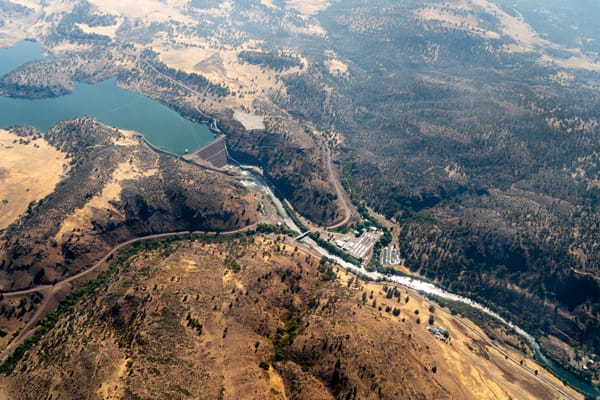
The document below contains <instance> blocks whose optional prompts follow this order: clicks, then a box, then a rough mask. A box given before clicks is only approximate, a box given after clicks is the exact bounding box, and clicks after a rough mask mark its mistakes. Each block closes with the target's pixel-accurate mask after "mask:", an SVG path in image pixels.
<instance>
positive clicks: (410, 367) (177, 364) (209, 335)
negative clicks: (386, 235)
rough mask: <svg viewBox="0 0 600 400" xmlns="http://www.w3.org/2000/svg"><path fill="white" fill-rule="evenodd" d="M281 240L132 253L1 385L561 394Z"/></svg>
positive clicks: (23, 394) (83, 390) (101, 390)
mask: <svg viewBox="0 0 600 400" xmlns="http://www.w3.org/2000/svg"><path fill="white" fill-rule="evenodd" d="M280 239H282V238H278V237H275V236H260V235H255V236H241V237H238V238H236V239H229V240H223V241H216V240H210V241H208V242H206V241H200V240H198V241H182V242H176V243H172V244H170V245H167V246H162V247H159V249H155V250H152V251H147V252H141V253H138V254H136V255H134V256H132V257H131V258H130V259H129V261H128V262H126V263H125V264H124V266H122V267H121V268H120V269H119V271H118V273H116V274H114V275H113V276H112V277H111V278H109V280H108V281H107V282H106V284H104V285H103V286H101V287H100V288H99V289H98V290H97V291H96V292H95V293H93V294H92V295H91V296H90V297H88V298H87V299H85V300H84V301H82V302H81V303H80V304H79V305H78V306H76V308H75V310H74V312H72V313H71V314H69V315H64V316H63V317H62V318H61V319H60V320H59V322H58V324H57V325H56V327H55V328H54V330H53V331H51V332H50V333H49V334H47V335H46V336H45V337H44V338H43V339H42V340H41V341H40V342H39V343H38V344H37V345H35V346H34V347H33V348H32V350H31V351H30V352H29V353H28V354H26V356H25V357H24V359H23V360H22V361H21V362H20V363H19V364H18V365H17V368H16V369H15V372H14V374H13V375H10V376H7V377H4V378H2V380H0V387H2V388H6V389H5V390H6V392H7V393H6V396H8V397H9V398H12V399H15V400H16V399H26V398H40V397H43V396H49V395H52V398H61V399H75V398H88V399H117V398H120V399H154V398H170V399H187V398H190V399H191V398H196V399H197V398H226V399H257V398H261V399H305V398H310V399H332V398H349V399H350V398H362V399H367V398H386V399H397V398H403V399H425V398H427V399H429V398H437V399H452V398H457V399H484V398H498V397H499V398H531V399H534V398H546V399H551V398H557V397H555V395H554V393H553V392H552V391H550V390H549V389H548V387H547V386H545V385H544V384H542V383H541V382H540V381H539V380H537V378H536V377H534V376H533V375H531V374H526V373H524V372H523V371H522V369H521V368H520V367H518V366H515V365H513V364H511V363H510V362H508V361H506V360H504V358H503V357H499V356H498V355H497V354H496V353H495V351H494V350H493V349H491V348H488V347H486V346H485V344H481V343H478V342H477V341H476V340H475V338H474V337H473V336H472V334H471V333H470V332H469V331H467V330H466V329H465V328H464V327H463V326H462V325H461V324H459V323H458V322H456V321H455V319H454V318H455V317H452V316H451V315H450V314H447V313H446V312H444V311H443V310H439V309H436V310H435V311H433V313H431V314H432V315H433V316H434V319H435V321H436V322H435V323H436V324H441V325H443V326H444V327H446V328H447V329H449V331H450V332H451V336H450V338H451V340H450V342H449V343H448V344H447V343H444V342H442V341H441V340H438V339H436V338H434V337H433V336H432V335H430V334H429V333H428V332H427V330H426V326H427V322H426V320H427V316H428V315H429V313H430V311H429V307H430V303H428V302H427V301H426V300H424V299H421V298H420V297H418V296H417V295H415V294H413V293H406V292H405V291H404V290H401V291H398V292H397V295H398V296H396V292H395V291H394V290H393V288H384V287H383V286H381V285H377V284H371V283H369V284H366V283H364V282H361V281H358V280H356V279H354V278H353V277H351V276H349V275H345V274H344V273H337V274H336V271H335V267H331V266H330V265H328V264H327V263H320V262H319V260H318V259H315V258H313V257H312V256H310V255H309V254H307V253H305V252H304V251H303V250H301V249H298V248H296V247H294V245H292V244H288V243H286V242H285V241H283V240H280ZM363 293H364V295H363ZM387 293H390V294H391V296H389V295H386V294H387ZM406 298H408V299H409V300H408V302H407V301H406ZM363 299H364V300H363ZM373 304H375V307H373ZM387 307H390V310H392V309H398V310H399V314H398V315H394V314H395V313H393V312H391V311H386V309H387ZM415 310H419V311H420V314H419V316H420V317H421V319H422V320H423V322H421V323H420V324H419V323H417V322H416V318H418V317H419V316H417V315H415Z"/></svg>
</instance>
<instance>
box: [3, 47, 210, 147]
mask: <svg viewBox="0 0 600 400" xmlns="http://www.w3.org/2000/svg"><path fill="white" fill-rule="evenodd" d="M42 58H44V54H43V51H42V49H41V48H40V46H39V45H38V44H36V43H34V42H29V41H23V42H20V43H18V44H17V45H16V46H14V47H11V48H8V49H0V75H4V74H5V73H7V72H9V71H11V70H13V69H14V68H17V67H19V66H20V65H22V64H24V63H25V62H28V61H32V60H38V59H42ZM84 115H89V116H93V117H95V118H96V119H97V120H98V121H100V122H102V123H104V124H107V125H111V126H115V127H118V128H122V129H130V130H135V131H138V132H140V133H141V134H143V135H144V136H145V137H146V139H147V140H148V141H149V142H150V143H152V144H153V145H154V146H156V147H159V148H163V149H165V150H167V151H169V152H171V153H175V154H184V153H185V151H186V149H187V150H189V151H191V152H193V151H194V150H196V149H198V148H200V147H202V146H205V145H207V144H209V143H210V142H212V141H213V140H214V134H213V133H212V132H211V131H210V129H209V128H208V126H207V125H204V124H199V123H196V122H192V121H190V120H188V119H186V118H184V117H182V116H181V115H180V114H179V113H177V112H176V111H174V110H172V109H170V108H169V107H167V106H165V105H163V104H161V103H159V102H158V101H155V100H152V99H150V98H148V97H145V96H143V95H141V94H138V93H135V92H132V91H129V90H125V89H122V88H120V87H118V86H116V85H115V80H114V79H109V80H106V81H103V82H99V83H96V84H85V83H77V82H76V83H75V91H74V92H73V93H71V94H69V95H65V96H60V97H54V98H46V99H33V100H30V99H20V98H10V97H3V96H0V127H2V128H7V127H10V126H13V125H30V126H33V127H35V128H37V129H39V130H40V131H42V132H46V131H47V130H48V129H49V128H50V127H52V126H53V125H54V124H56V123H57V122H58V121H60V120H63V119H67V118H74V117H80V116H84Z"/></svg>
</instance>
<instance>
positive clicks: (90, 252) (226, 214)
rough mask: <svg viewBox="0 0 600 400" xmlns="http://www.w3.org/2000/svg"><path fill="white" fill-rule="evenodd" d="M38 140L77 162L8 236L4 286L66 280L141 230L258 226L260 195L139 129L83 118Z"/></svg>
mask: <svg viewBox="0 0 600 400" xmlns="http://www.w3.org/2000/svg"><path fill="white" fill-rule="evenodd" d="M37 141H47V142H48V143H49V144H50V145H52V146H53V147H55V148H56V149H58V150H59V151H60V152H61V153H62V154H66V155H67V157H68V159H69V160H70V164H71V166H70V169H69V170H68V173H67V174H66V175H65V176H64V177H63V178H62V180H61V181H60V182H59V183H58V185H56V187H55V189H54V191H53V192H52V193H51V194H49V195H48V196H46V197H45V198H42V199H40V200H39V201H33V202H31V203H30V205H29V207H28V209H27V211H26V212H25V213H24V214H23V215H22V216H21V218H20V219H18V220H17V221H16V222H14V223H13V224H12V225H10V226H9V227H8V228H7V229H6V230H5V231H3V232H0V234H1V236H0V288H3V289H12V290H15V289H18V288H26V287H28V286H30V285H32V284H38V283H48V282H52V281H54V280H60V279H61V277H64V276H68V275H72V274H74V273H76V272H78V271H80V270H82V269H85V268H86V267H89V266H90V265H92V264H93V263H94V262H95V261H97V260H98V259H99V258H101V257H102V256H103V255H104V254H105V253H106V252H107V251H108V250H109V249H110V248H112V247H113V246H114V245H115V244H118V243H122V242H124V241H126V240H128V239H130V238H132V237H134V236H141V235H149V234H154V233H162V232H178V231H189V230H207V231H222V230H232V229H235V228H241V227H244V226H247V225H250V224H252V223H254V222H256V219H257V214H256V211H255V210H256V206H255V203H254V197H253V195H252V194H251V193H249V192H248V191H247V190H246V189H244V188H243V187H242V186H241V185H240V184H239V182H238V181H237V180H236V179H234V178H233V177H231V176H228V175H226V174H220V173H216V172H213V171H208V170H203V169H200V168H198V167H197V166H195V165H192V164H188V163H186V162H183V161H182V160H180V159H178V158H176V157H174V156H171V155H167V154H161V153H157V152H155V151H153V150H152V149H150V148H149V147H148V146H147V145H146V144H145V143H144V141H143V139H142V137H141V136H140V135H138V134H135V133H133V132H124V131H119V130H117V129H114V128H109V127H107V126H104V125H101V124H99V123H98V122H96V121H95V120H93V119H90V118H80V119H76V120H72V121H65V122H61V123H59V124H57V125H56V126H55V127H54V128H52V129H51V130H50V131H49V132H48V134H47V135H46V136H45V138H44V139H40V138H38V139H37ZM32 145H34V144H32ZM26 168H27V166H26V165H24V166H23V169H26ZM15 203H18V202H16V201H15Z"/></svg>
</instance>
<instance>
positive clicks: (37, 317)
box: [0, 223, 258, 363]
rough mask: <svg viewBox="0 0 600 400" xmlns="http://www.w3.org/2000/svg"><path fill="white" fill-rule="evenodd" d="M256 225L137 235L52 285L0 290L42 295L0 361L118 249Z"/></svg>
mask: <svg viewBox="0 0 600 400" xmlns="http://www.w3.org/2000/svg"><path fill="white" fill-rule="evenodd" d="M257 226H258V223H255V224H252V225H248V226H246V227H244V228H240V229H235V230H231V231H227V232H207V231H194V232H190V231H180V232H168V233H158V234H154V235H148V236H144V237H137V238H134V239H131V240H128V241H126V242H123V243H121V244H118V245H116V246H114V247H113V248H112V249H111V250H110V251H109V252H108V253H106V255H104V257H102V258H101V259H100V260H99V261H97V262H96V263H95V264H94V265H93V266H91V267H90V268H87V269H85V270H83V271H81V272H79V273H77V274H75V275H73V276H70V277H68V278H65V279H63V280H62V281H59V282H56V283H55V284H53V285H40V286H36V287H32V288H28V289H23V290H14V291H6V292H0V294H2V296H4V297H19V296H25V295H28V294H32V293H41V294H42V295H43V296H44V298H43V300H42V302H41V303H40V304H39V305H38V308H37V310H36V312H35V313H34V314H33V316H32V317H31V318H30V319H29V321H27V323H26V324H25V326H23V328H22V329H21V330H20V331H19V334H18V335H17V337H15V338H14V339H13V340H12V341H11V342H10V344H9V345H8V346H7V347H6V349H4V351H2V352H1V353H0V363H1V362H4V361H5V360H6V359H7V358H8V356H9V355H10V354H11V353H12V352H13V351H14V350H15V349H16V348H17V347H18V346H19V345H20V344H21V343H23V341H24V340H25V338H27V336H29V334H30V333H31V331H32V330H33V329H34V328H35V327H36V326H37V324H38V323H39V322H40V321H41V320H42V319H43V318H44V317H45V316H46V315H48V314H49V313H50V312H51V311H52V310H53V309H54V308H55V306H56V303H58V301H57V299H56V298H55V296H56V295H57V294H58V293H60V292H61V291H64V290H68V289H70V285H71V283H72V282H73V281H76V280H78V279H84V278H85V277H86V276H87V275H89V274H91V273H92V272H94V271H96V270H98V269H99V268H101V267H108V265H109V262H108V260H109V259H110V258H111V257H112V256H113V255H115V254H116V253H117V252H118V251H120V250H122V249H123V248H125V247H128V246H131V245H133V244H136V243H140V242H145V241H149V240H156V239H162V238H168V237H173V236H180V235H213V236H216V235H224V236H228V235H235V234H237V233H241V232H247V231H250V230H253V229H255V228H256V227H257Z"/></svg>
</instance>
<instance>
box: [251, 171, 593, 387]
mask: <svg viewBox="0 0 600 400" xmlns="http://www.w3.org/2000/svg"><path fill="white" fill-rule="evenodd" d="M244 176H245V179H244V182H245V183H246V186H248V187H251V188H252V189H255V190H260V191H262V192H263V193H265V194H266V195H268V196H269V197H270V198H271V199H272V201H273V203H274V205H275V207H276V210H277V214H278V216H279V218H281V220H282V221H283V222H284V223H285V224H286V225H287V227H288V228H290V229H291V230H292V231H294V232H297V233H299V234H300V233H302V231H301V229H300V228H299V227H298V226H297V225H296V224H295V223H294V221H293V219H292V218H291V217H290V215H289V214H288V213H287V211H286V210H285V208H284V207H283V206H282V204H281V201H280V200H279V199H278V198H277V197H276V196H275V195H274V194H273V191H272V190H271V189H270V188H269V187H268V185H267V184H266V182H265V181H264V180H263V179H262V178H261V177H259V176H258V175H256V174H255V173H253V172H251V171H249V170H245V171H244ZM301 241H302V242H303V243H304V244H306V245H307V246H308V247H310V248H312V249H313V250H314V251H316V252H317V253H319V254H321V255H322V256H325V257H327V258H329V259H332V260H334V261H335V262H336V263H337V264H338V265H340V266H341V267H342V268H344V269H345V270H347V271H349V272H351V273H353V274H354V275H357V276H359V277H361V278H363V279H366V280H371V281H388V282H394V283H396V284H398V285H402V286H405V287H408V288H411V289H414V290H416V291H418V292H420V293H422V294H425V295H431V296H435V297H439V298H442V299H446V300H450V301H454V302H459V303H463V304H466V305H468V306H469V307H473V308H475V309H477V310H479V311H481V312H483V313H485V314H487V315H489V316H491V317H493V318H495V319H497V320H498V321H500V322H502V323H503V324H505V325H507V326H509V327H511V328H513V329H514V330H515V332H516V333H517V334H518V335H519V336H521V337H523V338H524V339H525V340H526V341H527V342H528V343H529V345H530V346H531V348H532V349H533V351H534V353H535V358H536V360H537V361H538V362H539V363H540V364H542V365H543V366H544V367H545V368H546V369H548V370H549V371H550V372H552V373H553V374H554V375H555V376H557V377H558V378H559V379H560V380H562V381H564V382H567V383H568V384H569V385H570V386H572V387H573V388H575V389H577V390H578V391H580V392H581V393H584V394H586V395H589V396H591V397H596V398H600V390H599V389H598V388H597V387H595V386H593V385H591V384H589V383H587V382H585V381H583V380H581V379H579V378H578V377H577V376H575V375H574V374H572V373H571V372H570V371H568V370H566V369H565V368H563V367H561V366H560V365H557V364H556V363H554V362H553V361H552V360H549V359H548V358H547V357H546V356H545V355H544V354H543V353H542V349H541V347H540V345H539V344H538V342H537V341H536V339H535V338H534V337H533V336H532V335H531V334H529V333H528V332H527V331H525V330H524V329H522V328H520V327H519V326H517V325H515V324H513V323H512V322H510V321H507V320H506V319H505V318H503V317H502V316H501V315H499V314H498V313H496V312H495V311H493V310H491V309H490V308H488V307H486V306H484V305H482V304H480V303H478V302H476V301H474V300H471V299H469V298H467V297H464V296H460V295H457V294H454V293H451V292H448V291H447V290H444V289H442V288H440V287H438V286H436V285H434V284H432V283H429V282H425V281H421V280H419V279H415V278H411V277H407V276H398V275H387V274H382V273H380V272H372V271H367V270H366V269H365V268H363V267H362V266H361V265H355V264H352V263H350V262H348V261H345V260H343V259H341V258H340V257H338V256H336V255H333V254H331V253H330V252H329V251H327V250H326V249H324V248H323V247H321V246H319V244H318V243H316V242H315V241H314V240H312V239H311V238H310V237H304V238H303V239H302V240H301Z"/></svg>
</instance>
